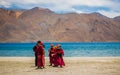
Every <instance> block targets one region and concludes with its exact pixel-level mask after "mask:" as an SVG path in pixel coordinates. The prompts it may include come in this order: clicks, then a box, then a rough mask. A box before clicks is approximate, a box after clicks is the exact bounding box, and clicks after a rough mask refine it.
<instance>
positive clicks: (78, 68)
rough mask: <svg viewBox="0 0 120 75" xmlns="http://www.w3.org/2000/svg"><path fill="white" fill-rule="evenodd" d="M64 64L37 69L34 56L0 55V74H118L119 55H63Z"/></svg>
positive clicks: (119, 68)
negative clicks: (61, 66)
mask: <svg viewBox="0 0 120 75" xmlns="http://www.w3.org/2000/svg"><path fill="white" fill-rule="evenodd" d="M64 60H65V63H66V66H65V67H63V68H60V67H51V66H48V65H49V62H48V58H46V68H45V69H37V70H36V67H35V66H34V57H0V75H120V57H64Z"/></svg>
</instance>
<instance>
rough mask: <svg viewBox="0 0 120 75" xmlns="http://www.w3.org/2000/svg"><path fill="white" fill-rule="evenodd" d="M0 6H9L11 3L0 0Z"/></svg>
mask: <svg viewBox="0 0 120 75" xmlns="http://www.w3.org/2000/svg"><path fill="white" fill-rule="evenodd" d="M0 6H2V7H6V8H9V7H10V6H11V4H10V3H9V2H7V1H3V0H1V1H0Z"/></svg>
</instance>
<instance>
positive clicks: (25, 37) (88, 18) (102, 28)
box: [0, 7, 120, 42]
mask: <svg viewBox="0 0 120 75" xmlns="http://www.w3.org/2000/svg"><path fill="white" fill-rule="evenodd" d="M37 40H42V41H46V42H48V41H59V42H81V41H82V42H91V41H95V42H98V41H105V42H106V41H107V42H110V41H120V22H118V21H116V20H115V19H112V18H108V17H106V16H104V15H102V14H99V13H91V14H77V13H67V14H56V13H54V12H53V11H51V10H49V9H45V8H38V7H35V8H33V9H30V10H26V11H13V10H5V9H2V8H1V9H0V42H33V41H37Z"/></svg>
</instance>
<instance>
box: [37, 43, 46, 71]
mask: <svg viewBox="0 0 120 75" xmlns="http://www.w3.org/2000/svg"><path fill="white" fill-rule="evenodd" d="M36 53H37V58H38V61H37V67H38V68H37V69H39V68H41V69H42V68H45V51H44V47H43V44H42V43H41V42H40V43H38V46H37V50H36Z"/></svg>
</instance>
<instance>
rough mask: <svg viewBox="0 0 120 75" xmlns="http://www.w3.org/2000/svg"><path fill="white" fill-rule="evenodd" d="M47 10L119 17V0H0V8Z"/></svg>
mask: <svg viewBox="0 0 120 75" xmlns="http://www.w3.org/2000/svg"><path fill="white" fill-rule="evenodd" d="M34 7H41V8H48V9H50V10H52V11H54V12H56V13H70V12H76V13H92V12H99V13H101V14H103V15H105V16H107V17H110V18H113V17H116V16H120V0H0V8H7V9H31V8H34Z"/></svg>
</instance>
